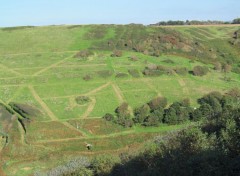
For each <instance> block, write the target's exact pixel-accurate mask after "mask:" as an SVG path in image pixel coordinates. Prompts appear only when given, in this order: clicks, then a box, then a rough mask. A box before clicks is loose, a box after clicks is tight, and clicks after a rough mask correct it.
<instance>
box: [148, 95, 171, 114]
mask: <svg viewBox="0 0 240 176" xmlns="http://www.w3.org/2000/svg"><path fill="white" fill-rule="evenodd" d="M148 105H149V107H150V109H151V111H154V110H157V109H159V108H165V107H166V106H167V99H166V98H165V97H157V98H154V99H152V100H151V101H150V102H149V103H148Z"/></svg>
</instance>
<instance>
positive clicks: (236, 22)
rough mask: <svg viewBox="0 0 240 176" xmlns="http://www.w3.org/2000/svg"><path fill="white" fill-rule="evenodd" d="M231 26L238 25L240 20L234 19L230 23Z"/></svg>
mask: <svg viewBox="0 0 240 176" xmlns="http://www.w3.org/2000/svg"><path fill="white" fill-rule="evenodd" d="M232 24H240V18H236V19H234V20H233V21H232Z"/></svg>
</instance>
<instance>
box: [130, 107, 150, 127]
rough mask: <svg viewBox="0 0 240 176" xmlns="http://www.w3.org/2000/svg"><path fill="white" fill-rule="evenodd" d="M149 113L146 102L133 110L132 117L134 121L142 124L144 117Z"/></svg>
mask: <svg viewBox="0 0 240 176" xmlns="http://www.w3.org/2000/svg"><path fill="white" fill-rule="evenodd" d="M149 114H150V108H149V106H148V105H147V104H145V105H143V106H142V107H139V108H136V109H135V110H134V116H135V117H134V119H133V121H134V122H135V123H140V124H142V123H143V122H144V120H145V118H146V117H147V116H148V115H149Z"/></svg>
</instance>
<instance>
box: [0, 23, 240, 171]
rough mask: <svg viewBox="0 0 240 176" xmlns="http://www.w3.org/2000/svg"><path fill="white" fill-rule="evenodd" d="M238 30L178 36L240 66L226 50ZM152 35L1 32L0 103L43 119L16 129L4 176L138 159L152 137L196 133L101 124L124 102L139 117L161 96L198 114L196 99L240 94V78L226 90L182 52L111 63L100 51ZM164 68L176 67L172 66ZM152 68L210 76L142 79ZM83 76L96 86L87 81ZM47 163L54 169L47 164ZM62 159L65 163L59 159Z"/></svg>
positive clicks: (89, 29) (93, 29) (93, 30)
mask: <svg viewBox="0 0 240 176" xmlns="http://www.w3.org/2000/svg"><path fill="white" fill-rule="evenodd" d="M237 29H239V27H238V26H234V27H221V26H219V27H217V26H216V27H179V28H175V29H174V30H176V31H177V32H178V33H180V34H181V35H183V36H184V37H187V38H190V39H191V40H196V41H198V42H201V44H202V45H204V46H205V49H206V50H208V49H209V48H210V47H211V46H216V48H215V49H214V50H217V49H219V50H221V51H222V52H225V53H230V54H231V55H230V56H229V58H230V59H232V60H235V61H237V62H235V63H238V62H239V61H240V58H239V55H238V54H239V52H238V51H237V50H236V49H235V48H232V47H231V46H230V45H229V44H228V40H230V39H231V34H232V32H234V31H235V30H237ZM155 30H163V29H162V28H160V29H158V28H154V27H149V28H147V29H146V30H143V31H136V33H135V34H134V32H133V31H128V29H127V28H126V27H124V26H100V27H99V28H98V26H50V27H25V28H3V29H0V39H1V40H0V46H1V47H0V68H1V69H0V101H2V102H3V103H5V104H8V103H10V102H17V103H22V104H28V105H31V106H33V107H36V108H37V109H39V110H40V111H41V115H40V116H38V117H37V118H33V121H32V122H31V123H30V124H29V125H28V126H27V133H26V134H24V133H23V131H22V129H21V128H20V127H19V126H18V125H17V124H15V129H14V130H13V132H12V134H11V135H13V136H15V138H14V139H15V140H14V144H13V145H11V146H9V149H8V150H9V151H10V152H9V154H7V155H6V156H5V157H4V159H5V160H7V159H8V158H9V157H10V156H11V157H14V158H15V159H14V160H9V161H8V162H6V163H7V164H6V165H5V166H4V170H5V172H6V173H9V175H27V174H31V173H33V172H34V171H35V170H36V168H37V169H47V168H50V167H53V165H52V164H53V163H55V165H57V164H59V162H60V161H61V162H63V161H64V160H68V159H69V158H70V157H72V156H75V155H77V154H79V155H80V154H81V155H90V156H91V155H96V154H100V153H121V152H124V151H134V150H136V149H137V148H139V147H142V144H143V142H144V141H146V140H148V139H152V138H154V136H158V135H163V134H166V133H167V132H171V131H176V130H178V129H181V128H184V127H186V126H188V125H194V124H192V123H190V122H189V123H187V124H181V125H175V126H166V125H160V126H159V127H148V128H145V127H141V126H136V127H134V128H129V129H128V128H123V127H120V126H118V125H116V124H113V123H110V122H107V121H105V120H103V119H102V118H101V117H102V116H103V115H104V114H106V113H112V112H114V110H115V108H116V107H117V106H118V105H119V104H121V103H122V102H127V103H128V104H129V105H130V107H131V108H132V109H134V108H136V107H139V106H140V105H142V104H144V103H146V102H148V101H149V100H151V99H152V98H154V97H156V96H164V97H166V98H167V99H168V103H169V104H171V103H173V102H174V101H180V100H182V99H183V98H190V100H191V105H192V106H197V102H196V100H197V98H199V97H201V96H202V95H204V94H206V93H209V92H211V91H220V92H225V91H226V90H229V89H230V88H233V87H239V85H240V79H239V74H237V73H233V72H230V73H228V74H227V76H228V77H230V78H231V81H229V82H226V81H225V80H224V79H223V78H224V77H225V76H226V75H225V74H224V73H221V72H217V71H215V70H213V65H212V64H210V63H207V64H206V63H205V64H204V63H203V62H202V60H201V59H202V58H198V59H196V60H195V61H194V62H192V61H191V60H190V59H189V57H187V56H186V57H185V56H184V55H183V53H182V52H181V51H179V53H178V52H177V51H176V52H174V53H169V52H166V53H164V52H163V53H161V55H160V56H159V57H154V56H149V55H145V54H143V53H139V52H134V51H132V50H125V51H123V56H121V57H118V58H113V57H110V55H111V53H112V49H107V48H99V46H100V45H101V43H102V45H103V47H105V46H104V45H105V43H107V42H108V40H112V41H117V40H120V39H121V38H124V37H127V36H131V37H132V36H134V35H136V38H137V37H139V36H140V35H146V34H147V33H151V31H155ZM171 30H172V29H171ZM131 32H132V33H131ZM119 34H121V35H122V36H121V35H119ZM219 42H222V43H223V44H224V45H222V43H221V45H220V44H218V43H219ZM83 49H91V51H93V53H94V54H93V55H92V56H90V57H88V58H86V59H81V58H75V57H74V56H75V55H76V53H77V52H78V51H79V50H83ZM133 55H135V56H137V57H138V60H137V61H132V60H131V59H130V57H131V56H133ZM186 55H187V54H186ZM196 57H198V56H196ZM229 58H228V59H229ZM222 59H224V58H221V60H222ZM166 60H171V61H173V62H172V63H167V62H165V61H166ZM203 60H204V59H203ZM149 64H156V65H163V66H167V67H169V68H175V67H178V66H181V67H186V68H187V69H188V70H189V71H190V70H192V69H193V67H194V66H196V65H201V66H207V67H209V69H210V72H209V73H208V74H207V75H205V76H203V77H196V76H193V75H191V74H186V75H184V76H182V75H177V74H174V75H161V76H156V77H155V76H154V77H150V76H144V75H143V74H142V71H143V70H144V68H145V67H146V65H149ZM129 70H135V71H136V72H137V73H138V77H134V76H132V75H131V74H130V73H129ZM106 73H110V74H106ZM119 73H124V76H122V77H118V76H116V75H118V74H119ZM86 75H88V76H90V77H91V79H90V80H84V79H83V78H84V77H85V76H86ZM78 96H87V97H89V98H90V101H89V102H87V103H85V104H78V103H77V102H76V100H75V99H76V98H77V97H78ZM16 136H17V137H16ZM86 142H87V143H91V144H93V146H94V147H93V150H92V151H87V150H86V147H85V143H86ZM22 156H24V158H23V157H22ZM49 156H51V159H52V160H54V161H56V162H51V163H50V162H49ZM63 156H64V157H65V156H66V158H64V159H62V158H63ZM60 158H61V160H60V161H59V159H60ZM32 160H35V161H36V162H32ZM33 168H34V169H35V170H33Z"/></svg>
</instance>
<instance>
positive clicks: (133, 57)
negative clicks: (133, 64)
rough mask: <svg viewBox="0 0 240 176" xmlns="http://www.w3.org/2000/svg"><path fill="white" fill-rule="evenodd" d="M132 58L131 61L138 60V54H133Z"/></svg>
mask: <svg viewBox="0 0 240 176" xmlns="http://www.w3.org/2000/svg"><path fill="white" fill-rule="evenodd" d="M130 60H131V61H138V60H139V59H138V57H137V56H131V57H130Z"/></svg>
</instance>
